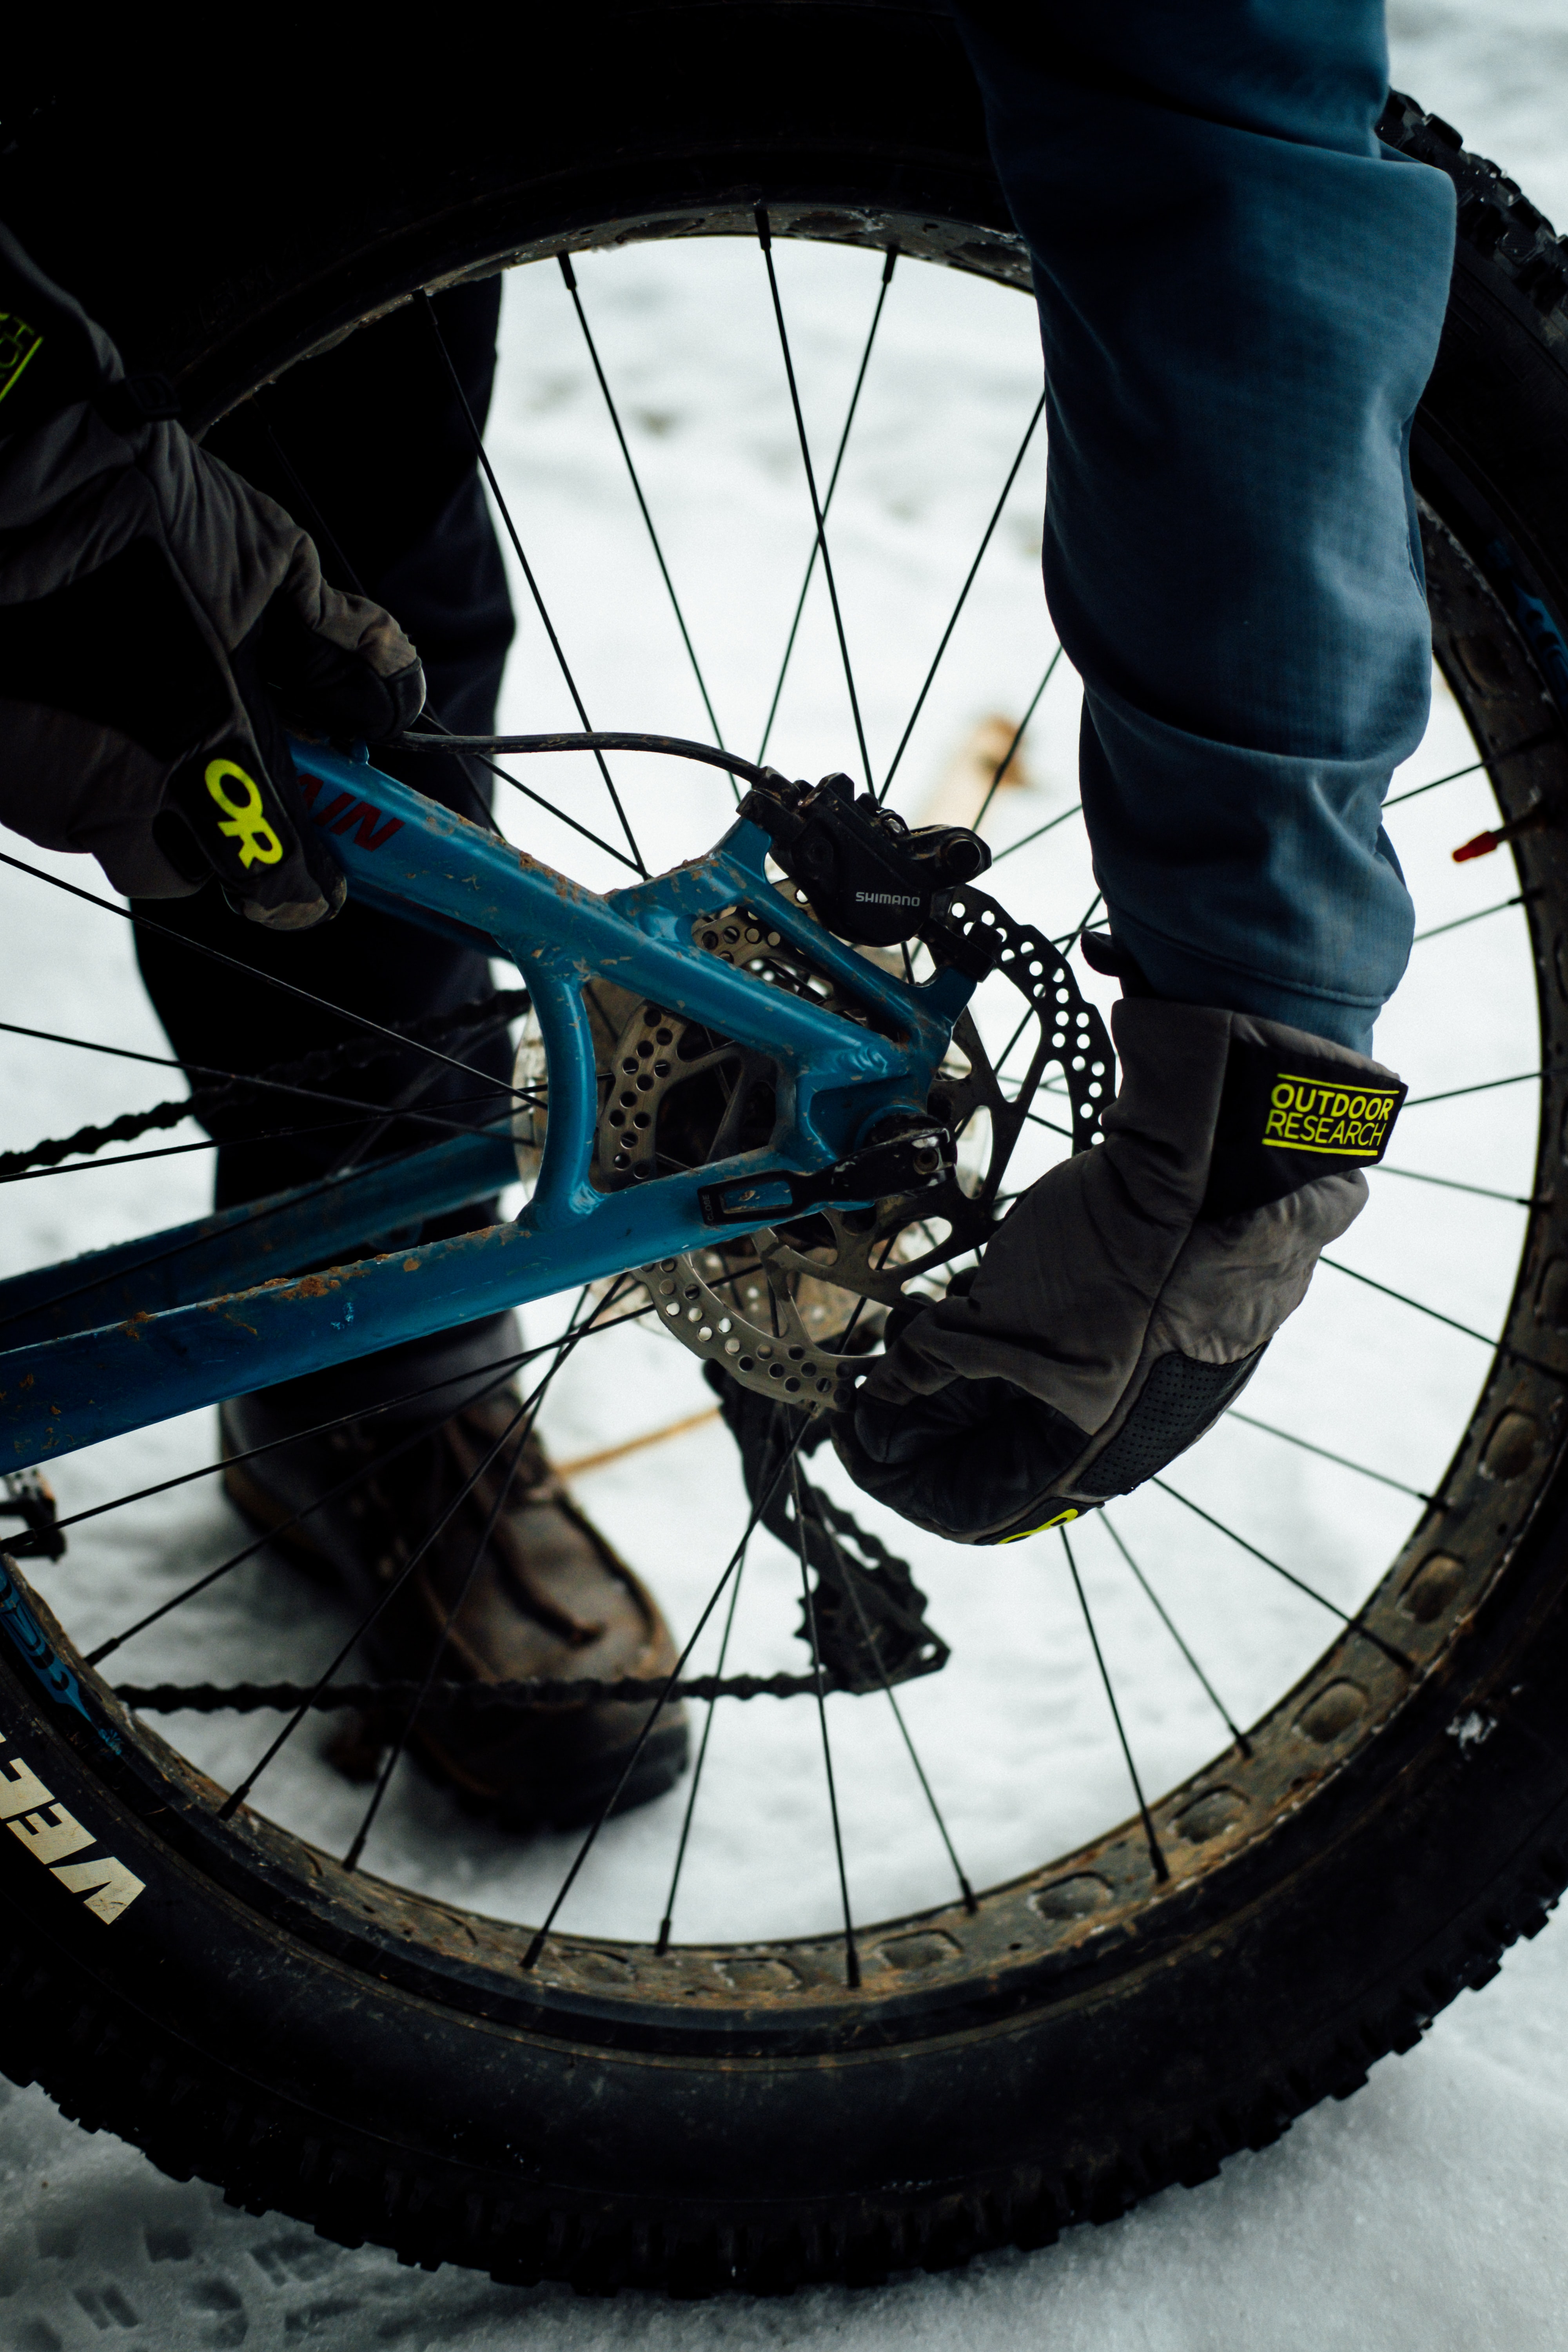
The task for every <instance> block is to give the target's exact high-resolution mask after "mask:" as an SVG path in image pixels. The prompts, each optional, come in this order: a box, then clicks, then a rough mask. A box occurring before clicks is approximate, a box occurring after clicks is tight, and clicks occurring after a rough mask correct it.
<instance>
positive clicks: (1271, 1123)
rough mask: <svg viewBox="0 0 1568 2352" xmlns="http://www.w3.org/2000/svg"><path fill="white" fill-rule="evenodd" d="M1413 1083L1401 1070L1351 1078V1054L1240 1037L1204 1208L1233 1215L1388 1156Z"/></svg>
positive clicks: (1233, 1049) (1230, 1058)
mask: <svg viewBox="0 0 1568 2352" xmlns="http://www.w3.org/2000/svg"><path fill="white" fill-rule="evenodd" d="M1404 1100H1405V1088H1404V1087H1403V1086H1401V1084H1400V1082H1399V1080H1398V1079H1397V1078H1396V1077H1394V1076H1393V1075H1392V1073H1388V1074H1384V1072H1382V1071H1380V1072H1379V1073H1378V1075H1377V1076H1375V1077H1365V1078H1363V1077H1357V1076H1348V1075H1347V1073H1346V1070H1345V1066H1344V1064H1343V1063H1342V1062H1331V1061H1329V1060H1327V1059H1324V1060H1322V1061H1320V1060H1319V1059H1318V1057H1317V1055H1308V1054H1292V1055H1291V1056H1290V1059H1289V1061H1288V1062H1287V1061H1285V1060H1283V1058H1282V1057H1281V1055H1280V1052H1279V1047H1278V1046H1277V1045H1257V1044H1254V1043H1253V1041H1252V1040H1251V1039H1249V1038H1242V1037H1233V1038H1232V1039H1231V1041H1230V1051H1229V1054H1228V1055H1227V1056H1226V1070H1225V1085H1224V1087H1223V1089H1222V1091H1221V1095H1220V1106H1219V1118H1218V1121H1217V1123H1216V1125H1215V1146H1214V1156H1213V1158H1212V1160H1210V1162H1209V1181H1208V1190H1207V1191H1206V1192H1205V1195H1204V1205H1203V1211H1202V1213H1203V1215H1204V1216H1205V1217H1234V1216H1237V1215H1239V1214H1240V1213H1242V1212H1243V1211H1245V1210H1247V1209H1261V1208H1263V1207H1264V1206H1265V1205H1266V1204H1267V1202H1270V1201H1282V1200H1283V1199H1284V1198H1285V1196H1286V1194H1287V1193H1288V1192H1297V1191H1299V1190H1300V1187H1301V1185H1303V1184H1310V1183H1311V1182H1312V1181H1314V1179H1316V1178H1318V1177H1320V1176H1343V1175H1346V1174H1348V1172H1349V1171H1350V1170H1351V1169H1352V1168H1370V1167H1372V1166H1373V1164H1374V1162H1376V1161H1377V1160H1381V1159H1382V1157H1383V1155H1384V1150H1386V1148H1387V1144H1388V1139H1389V1137H1390V1135H1391V1134H1392V1133H1393V1132H1394V1119H1395V1118H1396V1117H1397V1116H1398V1112H1399V1106H1400V1105H1401V1103H1402V1102H1403V1101H1404Z"/></svg>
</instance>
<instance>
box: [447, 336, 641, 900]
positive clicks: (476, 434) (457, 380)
mask: <svg viewBox="0 0 1568 2352" xmlns="http://www.w3.org/2000/svg"><path fill="white" fill-rule="evenodd" d="M419 299H420V300H421V301H422V302H423V303H424V305H425V318H426V323H427V325H428V326H429V329H430V332H431V333H432V334H433V335H434V336H435V338H436V347H437V350H438V351H439V352H440V354H441V359H442V362H443V364H444V366H445V367H446V370H447V374H448V375H449V376H450V377H451V379H452V389H453V391H454V392H455V393H456V394H457V395H458V401H459V402H460V403H461V405H462V411H463V415H464V417H465V419H466V421H467V423H468V436H469V438H470V439H471V440H472V442H473V445H474V455H475V457H477V458H478V459H479V464H480V466H481V467H482V468H483V470H484V477H485V479H486V481H487V482H488V483H489V486H490V496H491V497H492V498H493V499H494V500H495V502H496V511H497V512H498V514H499V515H500V519H501V521H502V523H503V524H504V525H505V527H506V535H507V537H508V538H509V539H510V541H511V545H512V552H513V554H514V555H515V556H516V557H517V560H518V562H519V564H520V565H521V570H522V576H523V578H524V580H525V581H526V582H527V583H528V593H529V594H530V595H531V597H532V599H533V609H534V611H535V612H536V613H537V614H539V618H540V622H541V624H542V627H543V630H544V634H545V635H546V636H547V637H548V638H549V640H550V649H551V651H552V653H553V655H554V656H555V660H556V664H557V667H559V669H560V672H561V675H562V677H563V679H564V680H565V682H566V691H567V693H568V694H569V695H570V696H571V698H572V706H573V709H574V710H575V711H576V713H577V716H578V718H579V719H580V720H581V721H582V723H583V726H584V729H588V728H589V727H590V724H591V722H590V720H589V718H588V712H587V709H586V706H585V705H584V700H583V698H582V696H581V695H580V694H579V693H578V691H577V681H576V679H575V678H574V677H573V675H572V666H571V664H570V663H569V662H568V660H567V658H566V652H565V648H564V646H563V645H562V643H561V640H560V638H559V637H558V636H557V635H556V634H555V624H554V622H553V621H552V619H551V617H550V614H549V611H548V609H547V607H546V605H545V602H544V597H543V595H542V592H541V590H540V585H539V583H538V581H537V580H536V579H535V578H534V576H533V566H532V565H531V563H530V562H529V560H528V558H527V556H526V555H525V554H524V552H523V547H522V541H521V539H520V538H519V537H518V532H517V525H516V524H515V523H514V522H513V520H512V519H511V509H510V507H509V506H508V505H507V502H506V499H505V498H504V496H503V495H502V492H501V486H500V483H499V482H498V481H497V479H496V471H495V467H493V466H492V465H491V464H490V460H489V451H488V450H487V449H486V447H485V441H484V436H483V434H482V433H481V432H480V431H479V424H478V421H477V420H476V418H475V415H474V412H473V410H472V409H471V408H470V407H469V405H468V394H467V393H466V392H465V391H464V389H463V379H462V377H461V376H460V375H459V374H458V371H457V369H456V367H455V366H454V365H453V362H452V354H451V353H450V352H449V351H448V350H447V338H446V336H445V335H444V334H443V333H442V332H441V321H440V320H439V319H437V316H436V305H435V304H434V302H432V301H431V299H430V297H429V295H428V294H426V293H425V292H424V291H423V290H421V293H420V297H419ZM594 757H595V761H597V762H598V768H599V773H600V775H601V776H602V777H603V778H604V781H605V791H606V792H607V793H609V795H610V800H611V803H612V805H613V806H614V808H615V812H616V816H617V817H618V818H619V819H620V824H621V830H622V832H623V833H624V834H625V835H626V847H627V848H628V849H629V850H630V851H631V853H632V857H633V859H634V861H635V863H636V866H637V872H638V873H639V874H640V875H641V876H642V877H643V879H644V880H645V881H646V880H647V866H646V865H645V863H644V862H643V854H642V851H641V850H640V849H639V848H638V847H637V835H635V834H634V833H633V831H632V828H631V823H630V820H629V819H628V817H627V815H626V810H625V809H624V808H623V807H622V805H621V796H620V794H619V793H618V792H617V791H616V783H615V779H614V777H613V776H612V775H611V773H610V771H609V768H608V767H607V765H606V764H605V755H604V753H603V752H602V751H595V754H594Z"/></svg>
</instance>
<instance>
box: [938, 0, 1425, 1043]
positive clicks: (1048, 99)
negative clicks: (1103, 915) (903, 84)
mask: <svg viewBox="0 0 1568 2352" xmlns="http://www.w3.org/2000/svg"><path fill="white" fill-rule="evenodd" d="M960 22H961V24H962V26H963V34H964V38H965V40H966V42H967V44H968V47H969V50H970V55H971V57H972V58H973V64H974V68H975V71H976V74H977V76H978V78H979V81H980V86H981V89H982V93H983V95H984V103H985V110H986V120H987V124H988V128H989V132H990V139H991V145H992V151H993V153H994V157H995V162H996V166H997V170H998V173H999V174H1000V177H1001V180H1002V184H1003V186H1004V188H1005V191H1006V194H1007V198H1008V202H1009V204H1010V205H1011V207H1012V210H1013V215H1014V217H1015V219H1016V222H1017V225H1018V227H1019V229H1020V230H1021V232H1022V233H1023V235H1024V236H1025V237H1026V240H1027V242H1028V246H1029V250H1030V254H1031V257H1032V259H1033V263H1034V271H1035V286H1036V292H1037V299H1038V303H1039V311H1040V326H1041V334H1042V339H1043V341H1044V346H1045V361H1046V383H1047V422H1048V426H1049V432H1050V459H1049V487H1048V491H1047V508H1046V529H1045V579H1046V594H1047V601H1048V603H1049V605H1050V610H1051V614H1052V618H1053V620H1054V622H1055V624H1056V626H1057V630H1058V634H1059V635H1060V638H1061V641H1062V644H1063V645H1064V646H1065V647H1066V650H1067V653H1068V658H1069V660H1071V661H1072V662H1073V664H1074V665H1075V666H1076V667H1077V668H1078V670H1079V674H1080V676H1081V677H1082V679H1083V684H1084V709H1083V732H1082V740H1081V747H1080V762H1081V772H1082V783H1083V804H1084V814H1085V817H1086V820H1087V823H1088V825H1089V840H1090V844H1091V846H1092V849H1093V854H1094V862H1095V872H1096V876H1097V878H1098V879H1099V881H1100V886H1101V887H1102V889H1103V891H1104V894H1105V901H1106V905H1107V908H1108V909H1109V911H1110V924H1111V929H1112V931H1113V933H1114V935H1115V937H1116V939H1117V940H1118V942H1119V943H1120V944H1121V946H1122V947H1123V948H1124V949H1126V950H1130V951H1131V954H1132V956H1134V957H1135V958H1136V960H1137V962H1138V965H1139V967H1140V968H1141V969H1142V972H1143V974H1144V975H1145V977H1146V978H1147V980H1148V982H1150V984H1151V986H1152V988H1153V990H1154V991H1155V992H1156V993H1157V994H1159V995H1161V996H1166V997H1171V998H1174V999H1177V1000H1180V1001H1183V1002H1185V1003H1203V1004H1217V1005H1222V1006H1226V1007H1227V1008H1228V1009H1230V1010H1232V1011H1236V1012H1246V1013H1260V1014H1263V1015H1265V1016H1267V1017H1268V1018H1270V1019H1273V1020H1278V1021H1286V1022H1289V1023H1291V1024H1294V1025H1296V1026H1297V1027H1299V1028H1302V1029H1307V1030H1310V1031H1312V1032H1314V1033H1315V1034H1319V1035H1321V1036H1325V1037H1332V1038H1336V1039H1338V1040H1339V1041H1340V1042H1341V1043H1342V1044H1343V1045H1350V1046H1352V1047H1354V1048H1356V1049H1358V1050H1361V1051H1363V1052H1364V1051H1365V1050H1367V1048H1368V1046H1369V1045H1370V1042H1371V1036H1372V1025H1373V1021H1374V1019H1375V1017H1376V1015H1377V1013H1378V1011H1379V1010H1380V1008H1381V1007H1382V1005H1383V1004H1384V1002H1385V1001H1386V999H1387V998H1388V997H1389V996H1390V995H1391V994H1392V993H1393V992H1394V988H1395V987H1396V986H1397V984H1398V982H1399V979H1400V976H1401V974H1402V973H1403V971H1404V969H1405V961H1406V959H1407V957H1408V954H1409V949H1410V939H1411V932H1412V929H1413V914H1412V908H1411V903H1410V896H1409V893H1408V891H1407V890H1406V889H1405V883H1404V879H1403V877H1402V876H1401V874H1400V870H1399V863H1398V860H1397V858H1396V857H1395V856H1394V850H1393V846H1392V845H1391V844H1390V842H1389V840H1388V837H1387V835H1385V834H1384V831H1383V827H1382V820H1381V808H1382V803H1383V797H1384V793H1385V791H1386V789H1387V785H1388V779H1389V777H1390V775H1391V773H1392V772H1393V770H1394V767H1395V766H1396V765H1397V763H1398V762H1399V761H1401V760H1403V759H1405V758H1406V757H1407V756H1408V755H1409V753H1410V752H1411V751H1414V749H1415V746H1416V744H1417V743H1418V742H1419V740H1420V738H1421V734H1422V730H1423V729H1424V727H1425V725H1426V710H1427V698H1428V687H1429V679H1430V647H1431V638H1430V629H1429V625H1428V621H1427V614H1426V595H1425V588H1424V583H1423V574H1422V564H1421V551H1420V542H1419V539H1418V536H1417V532H1416V527H1415V508H1414V501H1413V498H1412V494H1411V488H1410V474H1409V462H1408V446H1409V435H1410V424H1411V419H1412V416H1413V415H1414V412H1415V404H1416V402H1417V400H1418V399H1419V397H1420V395H1421V392H1422V389H1423V387H1424V385H1425V383H1426V378H1427V375H1428V374H1429V373H1430V371H1431V367H1432V363H1433V361H1434V359H1435V357H1436V350H1437V337H1438V332H1439V330H1440V328H1441V326H1442V322H1443V313H1444V308H1445V304H1446V301H1447V290H1448V277H1449V270H1450V268H1451V265H1452V259H1453V245H1454V195H1453V189H1452V187H1451V185H1450V184H1449V182H1448V181H1447V179H1446V178H1445V177H1444V176H1443V175H1442V174H1441V173H1437V172H1433V171H1430V170H1427V169H1426V168H1424V167H1423V166H1421V165H1419V164H1415V163H1408V162H1406V161H1405V160H1403V159H1402V158H1400V157H1398V156H1396V155H1394V154H1393V153H1392V152H1390V151H1388V150H1386V149H1384V147H1382V145H1381V144H1380V142H1379V141H1378V139H1377V138H1376V136H1375V133H1374V129H1373V126H1374V124H1375V123H1376V121H1377V118H1378V115H1379V113H1380V112H1381V110H1382V108H1383V105H1384V99H1385V96H1386V92H1387V76H1388V66H1387V49H1386V43H1385V39H1384V21H1383V6H1382V0H1105V5H1101V6H1100V7H1098V8H1087V7H1084V6H1083V5H1081V0H1072V5H1068V0H1028V5H1024V0H966V5H963V6H961V9H960Z"/></svg>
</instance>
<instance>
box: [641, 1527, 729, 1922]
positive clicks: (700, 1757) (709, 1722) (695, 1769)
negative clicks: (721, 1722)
mask: <svg viewBox="0 0 1568 2352" xmlns="http://www.w3.org/2000/svg"><path fill="white" fill-rule="evenodd" d="M745 1573H746V1553H745V1549H744V1548H743V1547H742V1552H741V1559H740V1565H739V1566H738V1567H737V1569H736V1570H735V1581H734V1583H733V1584H732V1585H731V1587H730V1606H729V1608H728V1609H727V1610H726V1611H725V1612H724V1631H723V1633H722V1635H721V1638H720V1643H719V1662H718V1664H717V1665H716V1666H715V1667H714V1669H713V1671H714V1674H715V1675H721V1674H722V1673H723V1671H724V1662H725V1660H726V1659H727V1658H728V1656H729V1654H730V1636H731V1633H732V1632H733V1631H734V1626H735V1611H736V1609H737V1608H738V1607H739V1605H740V1600H741V1580H742V1578H743V1577H744V1575H745ZM718 1705H719V1702H718V1700H717V1699H710V1700H709V1702H708V1715H707V1719H706V1721H705V1722H704V1724H703V1726H702V1738H701V1739H700V1742H699V1745H698V1749H697V1761H696V1763H695V1764H694V1765H693V1766H692V1768H691V1786H690V1788H689V1790H687V1792H686V1811H685V1812H684V1813H683V1814H682V1816H681V1822H680V1836H679V1840H678V1842H677V1843H676V1848H675V1862H674V1865H673V1867H672V1868H671V1870H670V1874H669V1893H668V1895H666V1896H665V1898H664V1916H663V1917H662V1919H660V1921H659V1923H658V1940H657V1941H656V1943H655V1945H654V1949H655V1951H656V1952H658V1953H660V1954H663V1953H665V1952H668V1949H669V1931H670V1928H671V1927H673V1926H674V1924H675V1898H676V1895H677V1894H678V1893H679V1887H680V1874H681V1872H682V1871H683V1870H684V1868H685V1867H686V1847H687V1842H688V1840H689V1838H690V1835H691V1822H692V1817H693V1815H694V1814H695V1813H696V1811H697V1792H698V1790H700V1788H701V1786H702V1774H703V1769H704V1768H705V1766H706V1764H707V1762H708V1742H709V1741H710V1738H712V1736H713V1717H714V1715H715V1713H716V1712H717V1710H718Z"/></svg>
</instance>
